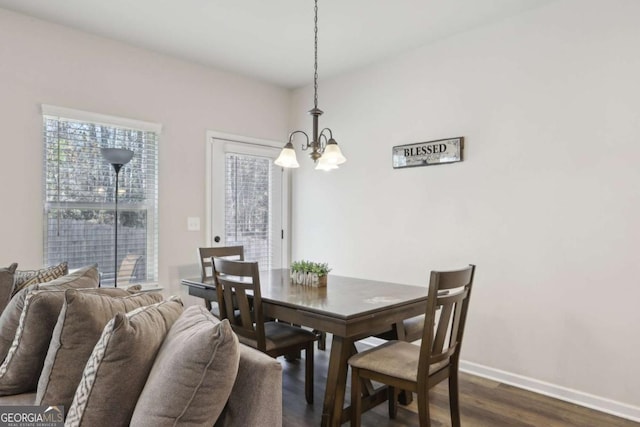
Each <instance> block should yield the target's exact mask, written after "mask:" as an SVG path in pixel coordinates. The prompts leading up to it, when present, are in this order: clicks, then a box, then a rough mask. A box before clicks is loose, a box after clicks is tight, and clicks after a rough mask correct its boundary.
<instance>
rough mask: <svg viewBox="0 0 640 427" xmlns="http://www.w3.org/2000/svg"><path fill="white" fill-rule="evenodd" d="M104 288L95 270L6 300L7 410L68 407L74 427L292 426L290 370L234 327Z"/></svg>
mask: <svg viewBox="0 0 640 427" xmlns="http://www.w3.org/2000/svg"><path fill="white" fill-rule="evenodd" d="M5 270H8V271H13V272H14V273H15V266H13V265H12V266H10V267H9V268H8V269H5ZM1 279H2V278H1V277H0V282H1ZM97 283H98V272H97V268H96V267H95V266H88V267H85V268H83V269H79V270H77V271H75V272H72V273H69V274H64V275H62V276H60V277H58V278H56V279H53V280H50V281H49V282H41V283H34V284H31V285H29V286H26V287H23V288H22V289H21V290H19V291H18V292H17V293H15V294H13V296H12V297H11V298H10V299H9V301H8V302H6V307H5V308H4V310H3V312H2V314H1V315H0V360H2V364H1V365H0V407H5V410H6V407H7V406H12V405H39V406H50V407H55V408H60V412H61V414H62V415H61V417H63V418H64V421H65V424H64V425H65V426H70V427H74V426H79V427H84V426H92V427H101V426H119V425H122V426H125V425H133V426H140V427H145V426H157V427H162V426H170V425H171V426H181V425H182V426H187V425H188V426H216V427H217V426H281V425H282V368H281V366H280V364H279V363H278V362H277V361H276V360H275V359H273V358H271V357H269V356H267V355H265V354H263V353H261V352H259V351H257V350H254V349H252V348H250V347H247V346H244V345H243V344H241V343H239V342H238V339H237V337H236V336H235V334H234V333H233V331H232V329H231V327H230V325H229V324H228V322H227V321H220V320H218V319H216V318H215V317H214V316H213V315H211V313H209V312H208V311H207V310H206V309H205V308H204V307H201V306H191V307H186V308H185V307H183V304H182V302H181V301H180V300H179V299H178V298H175V297H172V298H168V299H165V298H163V296H162V295H161V294H159V293H153V292H151V293H149V292H138V291H137V289H132V290H125V289H120V288H118V289H114V288H97Z"/></svg>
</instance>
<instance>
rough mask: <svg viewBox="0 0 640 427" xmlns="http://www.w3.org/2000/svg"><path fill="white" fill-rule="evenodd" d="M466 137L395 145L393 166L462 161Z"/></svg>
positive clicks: (404, 166) (396, 167)
mask: <svg viewBox="0 0 640 427" xmlns="http://www.w3.org/2000/svg"><path fill="white" fill-rule="evenodd" d="M463 146H464V138H463V137H458V138H449V139H439V140H437V141H429V142H419V143H417V144H407V145H396V146H395V147H393V158H392V159H393V167H394V168H395V169H398V168H409V167H413V166H429V165H439V164H442V163H453V162H460V161H462V148H463Z"/></svg>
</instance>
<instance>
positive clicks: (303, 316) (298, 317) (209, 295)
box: [181, 269, 427, 426]
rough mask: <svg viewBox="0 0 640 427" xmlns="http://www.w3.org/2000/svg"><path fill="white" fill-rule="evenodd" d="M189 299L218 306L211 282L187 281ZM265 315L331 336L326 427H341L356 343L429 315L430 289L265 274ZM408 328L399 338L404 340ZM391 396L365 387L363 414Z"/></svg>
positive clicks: (324, 414)
mask: <svg viewBox="0 0 640 427" xmlns="http://www.w3.org/2000/svg"><path fill="white" fill-rule="evenodd" d="M181 283H182V285H184V286H187V287H188V288H189V294H190V295H193V296H197V297H201V298H204V299H207V300H209V301H215V300H216V299H217V296H216V290H215V285H214V284H213V282H212V281H211V280H210V279H207V280H204V281H203V280H201V279H200V278H192V279H182V281H181ZM260 285H261V286H260V290H261V293H262V305H263V311H264V314H265V316H267V317H270V318H275V319H279V320H281V321H285V322H290V323H293V324H297V325H302V326H307V327H309V328H312V329H315V330H318V331H324V332H328V333H331V335H332V337H333V338H332V341H331V353H330V356H329V368H328V372H327V384H326V388H325V395H324V404H323V411H322V420H321V425H322V426H338V425H341V424H342V423H344V422H346V421H347V420H349V417H350V411H351V407H350V406H347V407H345V406H344V398H345V389H346V384H347V370H348V363H347V361H348V359H349V357H351V355H353V354H355V353H356V347H355V342H356V341H358V340H361V339H363V338H366V337H368V336H371V335H376V334H378V333H382V332H385V331H388V330H389V329H392V328H396V325H401V323H402V321H403V320H404V319H407V318H410V317H413V316H417V315H420V314H424V312H425V309H426V300H427V288H426V287H421V286H411V285H404V284H398V283H389V282H381V281H377V280H370V279H360V278H354V277H344V276H336V275H329V276H328V280H327V286H326V287H312V286H305V285H298V284H295V283H292V281H291V279H290V276H289V270H287V269H274V270H265V271H261V272H260ZM403 330H404V329H403V328H402V327H397V333H398V334H400V336H399V338H402V336H401V334H402V332H403ZM385 398H386V397H385V396H384V395H383V394H382V393H380V392H377V393H376V392H374V390H373V388H372V387H365V397H364V399H363V400H364V402H363V410H366V409H367V408H369V407H372V406H375V405H377V404H378V403H380V402H382V401H383V400H384V399H385Z"/></svg>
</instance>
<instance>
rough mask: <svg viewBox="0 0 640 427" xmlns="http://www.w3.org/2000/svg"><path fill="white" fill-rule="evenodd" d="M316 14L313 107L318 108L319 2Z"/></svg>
mask: <svg viewBox="0 0 640 427" xmlns="http://www.w3.org/2000/svg"><path fill="white" fill-rule="evenodd" d="M314 12H315V20H314V32H315V34H314V36H315V41H314V63H313V107H314V108H318V0H315V8H314Z"/></svg>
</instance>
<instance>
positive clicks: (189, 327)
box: [131, 306, 240, 427]
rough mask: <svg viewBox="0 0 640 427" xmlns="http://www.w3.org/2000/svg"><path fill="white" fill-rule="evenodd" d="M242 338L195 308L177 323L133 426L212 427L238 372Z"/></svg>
mask: <svg viewBox="0 0 640 427" xmlns="http://www.w3.org/2000/svg"><path fill="white" fill-rule="evenodd" d="M239 361H240V349H239V344H238V338H237V337H236V335H235V334H234V333H233V330H232V329H231V326H230V325H229V321H228V320H223V321H222V322H220V321H219V320H218V319H216V318H215V317H213V315H212V314H211V313H209V312H208V311H207V309H206V308H204V307H201V306H192V307H189V308H187V309H186V310H185V311H184V313H182V316H180V318H179V319H178V320H177V321H176V323H174V324H173V326H172V327H171V330H170V331H169V334H168V335H167V337H166V338H165V340H164V343H163V344H162V347H161V348H160V351H159V353H158V356H157V357H156V361H155V363H154V364H153V368H152V369H151V373H150V374H149V377H148V379H147V383H146V384H145V386H144V389H143V390H142V394H141V395H140V397H139V398H138V403H137V404H136V408H135V411H134V412H133V417H132V418H131V425H134V426H136V427H147V426H148V427H165V426H166V427H169V426H176V425H188V426H213V424H214V423H215V421H216V420H217V419H218V417H219V416H220V413H221V412H222V409H223V408H224V406H225V404H226V403H227V400H228V399H229V394H230V393H231V389H232V388H233V384H234V382H235V380H236V375H237V373H238V364H239Z"/></svg>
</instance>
